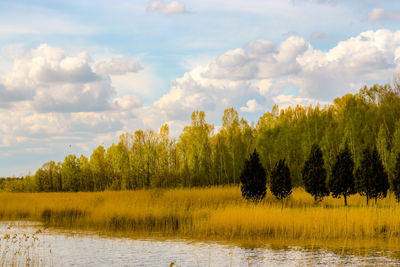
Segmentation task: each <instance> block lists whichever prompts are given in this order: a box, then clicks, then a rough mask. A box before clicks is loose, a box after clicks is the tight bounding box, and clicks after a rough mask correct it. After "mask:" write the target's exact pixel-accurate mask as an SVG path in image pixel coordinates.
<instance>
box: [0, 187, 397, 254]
mask: <svg viewBox="0 0 400 267" xmlns="http://www.w3.org/2000/svg"><path fill="white" fill-rule="evenodd" d="M348 202H349V206H348V207H344V206H343V199H334V198H332V197H327V198H324V200H323V201H322V202H320V203H317V204H315V203H314V200H313V198H312V197H311V196H310V195H308V194H307V193H305V192H304V191H303V190H302V189H295V190H294V192H293V194H292V196H291V198H290V199H288V200H287V201H286V203H285V207H284V208H283V209H282V208H281V203H280V202H279V201H277V200H276V199H274V197H273V196H272V195H271V194H270V193H269V192H268V193H267V197H266V198H265V199H264V200H263V201H262V202H261V203H258V204H254V203H251V202H248V201H245V200H243V199H242V198H241V194H240V189H239V187H212V188H196V189H168V190H157V189H155V190H139V191H123V192H114V191H108V192H96V193H1V194H0V216H1V219H2V220H3V221H5V220H7V221H8V220H14V221H21V220H25V221H39V222H42V223H43V224H44V225H46V226H55V227H64V228H68V229H80V230H94V231H101V232H109V233H115V235H118V236H134V235H141V236H154V235H162V236H169V237H183V238H192V239H196V240H227V241H238V242H243V243H246V242H249V243H257V242H258V243H265V241H266V240H274V242H276V243H277V244H288V242H290V243H291V244H296V243H299V244H300V243H302V244H306V245H310V244H311V245H314V244H315V245H323V244H327V243H331V244H338V247H342V248H343V249H345V248H347V247H354V246H356V247H357V246H359V245H360V244H363V246H370V247H376V246H377V244H379V243H381V244H390V246H391V247H392V248H398V247H400V245H399V244H400V242H399V240H400V239H399V237H400V205H399V204H398V203H397V202H396V201H395V199H394V197H393V195H390V194H389V196H388V197H387V198H385V199H383V200H378V203H377V204H376V205H375V204H370V205H369V206H367V205H365V198H364V197H361V196H358V195H354V196H351V197H350V198H349V201H348ZM268 242H269V243H271V242H270V241H268Z"/></svg>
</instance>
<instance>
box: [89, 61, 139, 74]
mask: <svg viewBox="0 0 400 267" xmlns="http://www.w3.org/2000/svg"><path fill="white" fill-rule="evenodd" d="M95 69H96V73H99V74H103V75H123V74H126V73H129V72H138V71H140V70H142V69H143V67H142V66H141V65H140V63H139V61H138V60H136V59H131V58H126V57H115V58H112V59H111V60H109V61H101V62H98V63H97V64H96V66H95Z"/></svg>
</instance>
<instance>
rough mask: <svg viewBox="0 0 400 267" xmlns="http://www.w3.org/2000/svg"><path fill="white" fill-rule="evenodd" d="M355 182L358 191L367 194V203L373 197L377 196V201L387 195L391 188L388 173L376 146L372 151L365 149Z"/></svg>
mask: <svg viewBox="0 0 400 267" xmlns="http://www.w3.org/2000/svg"><path fill="white" fill-rule="evenodd" d="M355 184H356V190H357V192H358V193H360V195H362V196H364V195H365V196H366V198H367V205H368V200H369V199H371V198H375V203H376V201H377V199H378V198H384V197H386V194H387V190H388V189H389V181H388V175H387V173H386V171H385V168H384V167H383V164H382V160H381V158H380V156H379V153H378V150H377V149H376V147H374V150H373V151H372V152H371V151H370V149H369V148H366V149H365V150H364V152H363V157H362V159H361V165H360V167H359V168H358V170H357V172H356V183H355Z"/></svg>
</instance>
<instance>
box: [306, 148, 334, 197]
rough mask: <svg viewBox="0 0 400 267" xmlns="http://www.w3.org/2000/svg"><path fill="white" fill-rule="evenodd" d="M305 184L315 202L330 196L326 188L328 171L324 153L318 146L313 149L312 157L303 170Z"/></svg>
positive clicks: (309, 157) (310, 156)
mask: <svg viewBox="0 0 400 267" xmlns="http://www.w3.org/2000/svg"><path fill="white" fill-rule="evenodd" d="M303 183H304V187H305V189H306V191H307V192H308V193H310V194H311V195H312V196H313V197H314V199H315V201H317V200H318V199H322V198H323V197H324V196H328V195H329V191H328V189H327V187H326V170H325V168H324V159H323V156H322V151H321V149H320V148H319V146H318V145H317V144H313V145H312V147H311V152H310V155H309V156H308V159H307V161H306V162H305V164H304V168H303Z"/></svg>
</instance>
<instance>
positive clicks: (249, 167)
mask: <svg viewBox="0 0 400 267" xmlns="http://www.w3.org/2000/svg"><path fill="white" fill-rule="evenodd" d="M240 182H241V188H240V189H241V191H242V196H243V198H245V199H249V200H253V201H259V200H261V199H263V198H264V197H265V194H266V190H267V187H266V185H267V178H266V173H265V169H264V167H263V166H262V165H261V163H260V158H259V155H258V153H257V151H256V150H255V149H254V152H253V153H252V154H251V155H250V158H249V159H246V161H245V163H244V168H243V171H242V173H241V174H240Z"/></svg>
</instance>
